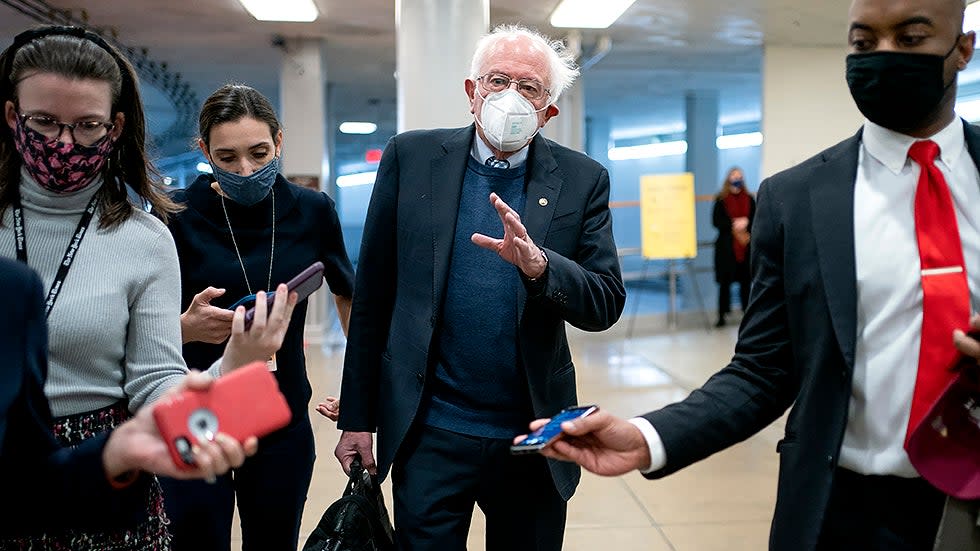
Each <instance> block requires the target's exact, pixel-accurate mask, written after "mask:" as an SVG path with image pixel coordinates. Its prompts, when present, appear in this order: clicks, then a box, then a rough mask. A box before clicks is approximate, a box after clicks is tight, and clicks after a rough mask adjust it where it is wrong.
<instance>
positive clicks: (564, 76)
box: [470, 25, 579, 103]
mask: <svg viewBox="0 0 980 551" xmlns="http://www.w3.org/2000/svg"><path fill="white" fill-rule="evenodd" d="M521 37H524V38H528V39H530V40H531V43H532V44H533V45H534V47H536V48H537V49H539V50H540V51H541V52H543V53H544V54H546V55H547V56H548V65H549V68H550V74H549V79H548V80H549V82H547V83H545V85H546V86H548V90H549V91H550V92H551V102H550V103H555V102H556V101H558V96H560V95H561V93H562V92H564V91H565V90H567V89H568V87H569V86H571V85H572V83H573V82H575V78H576V77H577V76H578V75H579V70H578V67H577V66H576V64H575V54H574V52H571V51H569V50H568V49H567V48H566V47H565V43H564V42H562V41H561V40H552V39H550V38H548V37H546V36H544V35H543V34H541V33H539V32H537V31H535V30H532V29H529V28H527V27H525V26H523V25H499V26H497V27H496V28H494V29H493V31H491V32H490V33H489V34H487V35H485V36H484V37H483V38H481V39H480V41H479V42H477V44H476V52H474V53H473V61H472V64H471V66H470V78H472V79H474V80H476V78H477V77H478V76H480V69H481V68H482V67H483V64H484V62H485V61H486V59H487V58H488V57H489V56H490V54H492V53H493V52H494V51H496V50H497V48H498V47H500V46H501V45H502V44H503V43H504V42H505V41H509V40H514V39H515V38H521Z"/></svg>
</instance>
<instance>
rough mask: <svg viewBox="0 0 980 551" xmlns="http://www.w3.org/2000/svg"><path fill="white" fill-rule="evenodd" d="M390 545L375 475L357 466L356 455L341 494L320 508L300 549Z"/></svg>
mask: <svg viewBox="0 0 980 551" xmlns="http://www.w3.org/2000/svg"><path fill="white" fill-rule="evenodd" d="M394 548H395V544H394V530H392V528H391V521H390V520H389V517H388V509H387V508H386V507H385V501H384V496H383V495H382V494H381V485H380V484H379V483H378V477H377V476H376V475H372V474H370V473H368V472H367V471H366V470H365V469H364V467H362V466H361V460H360V458H354V461H353V462H351V465H350V480H348V481H347V487H346V488H345V489H344V495H343V497H341V498H340V499H338V500H337V501H335V502H333V504H331V505H330V507H327V510H326V511H324V513H323V516H322V517H320V522H319V523H317V525H316V528H315V529H314V530H313V533H311V534H310V537H309V538H308V539H307V540H306V544H305V545H304V546H303V551H391V550H393V549H394Z"/></svg>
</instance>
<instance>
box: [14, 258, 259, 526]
mask: <svg viewBox="0 0 980 551" xmlns="http://www.w3.org/2000/svg"><path fill="white" fill-rule="evenodd" d="M0 289H3V290H4V293H5V294H6V297H5V299H4V315H3V316H0V487H2V488H3V489H4V490H3V492H2V497H0V519H2V522H0V536H3V537H9V536H18V535H26V534H30V533H33V532H37V531H44V530H51V529H54V528H59V527H93V526H108V525H112V524H113V523H119V522H124V520H125V519H126V518H128V515H131V514H132V513H133V512H134V511H145V492H144V491H143V489H142V485H143V484H145V483H146V482H147V480H148V479H147V477H142V476H139V474H138V472H139V470H147V471H152V472H156V473H159V474H166V475H167V476H178V477H181V478H190V477H194V478H205V477H213V476H214V475H215V474H221V473H223V472H225V471H227V470H228V469H229V467H233V466H238V465H241V463H242V462H243V461H244V460H245V455H246V454H248V455H251V454H253V453H255V449H256V447H257V442H256V441H255V439H254V438H253V439H251V440H250V441H248V442H247V443H246V445H245V447H244V449H243V447H242V445H240V444H238V443H237V442H235V441H234V440H233V439H231V437H229V436H227V435H224V434H219V435H217V436H216V438H215V442H206V443H203V444H201V445H200V446H199V449H198V450H197V451H195V460H196V461H197V468H195V469H193V470H188V471H184V470H179V469H178V468H177V466H176V465H175V464H174V463H173V460H172V459H171V458H170V454H169V452H168V451H167V446H166V444H165V443H164V441H163V439H162V438H160V434H159V432H157V430H156V423H155V422H154V421H153V417H152V413H151V411H152V407H146V408H144V409H143V410H141V411H140V413H139V414H137V415H136V417H134V418H133V419H131V420H129V421H127V422H125V423H123V424H122V425H120V426H119V427H118V428H117V429H116V430H115V431H113V432H111V433H106V434H103V435H100V436H96V437H94V438H90V439H88V440H86V441H85V442H83V443H82V444H79V445H78V446H77V447H75V448H70V449H69V448H62V447H60V446H59V444H58V443H57V442H56V441H55V439H54V436H53V434H52V433H51V412H50V410H49V409H48V402H47V399H46V398H45V396H44V381H45V378H46V376H47V328H46V324H45V317H44V296H43V294H42V293H43V288H42V286H41V281H40V279H39V278H38V277H37V275H36V274H35V273H34V272H32V271H31V270H30V269H29V268H27V267H26V266H25V265H24V264H21V263H19V262H15V261H13V260H7V259H0ZM210 380H211V379H210V377H208V376H206V375H202V374H193V375H192V376H189V377H187V379H186V381H185V382H184V383H183V384H181V385H180V387H179V388H175V389H173V390H172V391H171V392H179V391H180V390H183V389H184V388H197V389H203V388H207V386H208V385H209V384H210Z"/></svg>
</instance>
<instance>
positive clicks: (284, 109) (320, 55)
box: [279, 38, 332, 344]
mask: <svg viewBox="0 0 980 551" xmlns="http://www.w3.org/2000/svg"><path fill="white" fill-rule="evenodd" d="M324 46H325V44H324V41H323V40H321V39H308V38H296V39H287V40H286V42H285V44H284V45H283V56H282V66H281V68H280V74H279V98H280V102H281V105H280V108H279V116H280V120H281V121H282V125H283V134H284V135H285V139H284V144H283V149H282V151H283V154H282V173H283V175H284V176H286V177H287V178H290V177H303V178H308V177H313V178H316V181H317V182H319V185H320V187H321V188H322V189H325V190H326V189H329V185H328V183H329V182H330V181H331V179H330V164H329V161H328V159H329V157H328V145H327V131H326V128H327V120H326V106H327V102H326V100H327V98H326V90H327V87H326V81H327V78H326V70H325V67H324V61H323V60H324V59H325V56H324V52H323V48H324ZM297 183H299V182H297ZM325 288H326V286H324V287H323V288H322V289H321V290H320V291H317V292H316V293H315V294H314V295H313V296H312V297H310V302H309V306H308V308H307V313H306V340H307V342H309V343H311V344H319V343H322V342H323V340H324V336H325V332H326V329H327V307H328V302H331V303H332V301H328V300H327V297H328V296H329V294H330V293H329V291H326V290H324V289H325Z"/></svg>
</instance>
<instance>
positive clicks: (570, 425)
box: [561, 410, 611, 436]
mask: <svg viewBox="0 0 980 551" xmlns="http://www.w3.org/2000/svg"><path fill="white" fill-rule="evenodd" d="M610 422H611V419H610V414H609V413H608V412H605V411H602V410H599V411H597V412H595V413H593V414H592V415H587V416H585V417H580V418H578V419H575V420H574V421H565V422H564V423H562V424H561V430H562V432H564V433H565V434H570V435H572V436H582V435H583V434H588V433H590V432H595V431H597V430H599V429H601V428H603V427H605V426H606V425H608V424H610Z"/></svg>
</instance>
